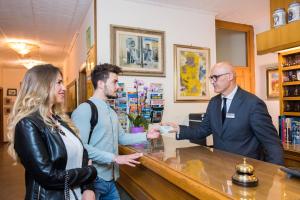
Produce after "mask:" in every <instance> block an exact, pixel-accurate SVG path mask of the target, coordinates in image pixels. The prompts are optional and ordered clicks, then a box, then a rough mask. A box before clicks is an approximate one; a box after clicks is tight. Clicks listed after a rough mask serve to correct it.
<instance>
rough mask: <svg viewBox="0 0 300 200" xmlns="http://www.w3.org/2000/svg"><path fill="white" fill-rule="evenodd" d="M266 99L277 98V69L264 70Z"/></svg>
mask: <svg viewBox="0 0 300 200" xmlns="http://www.w3.org/2000/svg"><path fill="white" fill-rule="evenodd" d="M266 86H267V98H268V99H272V98H279V91H280V90H279V71H278V68H268V69H267V70H266Z"/></svg>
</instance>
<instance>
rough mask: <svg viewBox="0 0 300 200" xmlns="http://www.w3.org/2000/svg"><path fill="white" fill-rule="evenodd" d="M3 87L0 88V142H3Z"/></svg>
mask: <svg viewBox="0 0 300 200" xmlns="http://www.w3.org/2000/svg"><path fill="white" fill-rule="evenodd" d="M3 115H4V113H3V88H0V142H3V141H4V140H3V138H4V137H3V134H4V130H3V128H4V127H3Z"/></svg>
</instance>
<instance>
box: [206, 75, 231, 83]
mask: <svg viewBox="0 0 300 200" xmlns="http://www.w3.org/2000/svg"><path fill="white" fill-rule="evenodd" d="M226 74H230V73H224V74H219V75H211V76H210V77H209V79H210V80H212V81H214V82H216V81H217V80H218V78H219V77H221V76H223V75H226Z"/></svg>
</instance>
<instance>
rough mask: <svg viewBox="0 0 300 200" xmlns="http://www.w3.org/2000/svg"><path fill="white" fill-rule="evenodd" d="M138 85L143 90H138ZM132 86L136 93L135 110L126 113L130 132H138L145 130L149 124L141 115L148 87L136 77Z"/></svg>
mask: <svg viewBox="0 0 300 200" xmlns="http://www.w3.org/2000/svg"><path fill="white" fill-rule="evenodd" d="M140 87H143V91H140V90H139V88H140ZM134 88H135V90H136V95H137V97H136V105H135V106H136V110H135V112H132V113H130V114H128V119H129V121H130V123H131V127H130V133H140V132H144V131H145V130H147V129H148V126H149V121H148V120H147V119H145V117H144V116H143V115H142V111H143V108H144V107H145V104H146V99H147V91H148V88H147V87H146V86H144V82H143V81H142V80H137V79H136V80H135V81H134Z"/></svg>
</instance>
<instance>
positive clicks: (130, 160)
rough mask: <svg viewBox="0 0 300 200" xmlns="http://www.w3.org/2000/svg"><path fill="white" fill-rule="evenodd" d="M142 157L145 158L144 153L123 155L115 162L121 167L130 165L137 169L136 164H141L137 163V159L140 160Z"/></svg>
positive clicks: (116, 158) (117, 157)
mask: <svg viewBox="0 0 300 200" xmlns="http://www.w3.org/2000/svg"><path fill="white" fill-rule="evenodd" d="M142 156H143V154H142V153H134V154H129V155H121V156H116V157H115V159H114V161H115V162H116V163H117V164H119V165H129V166H131V167H135V164H140V162H139V161H136V159H138V158H140V157H142Z"/></svg>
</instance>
